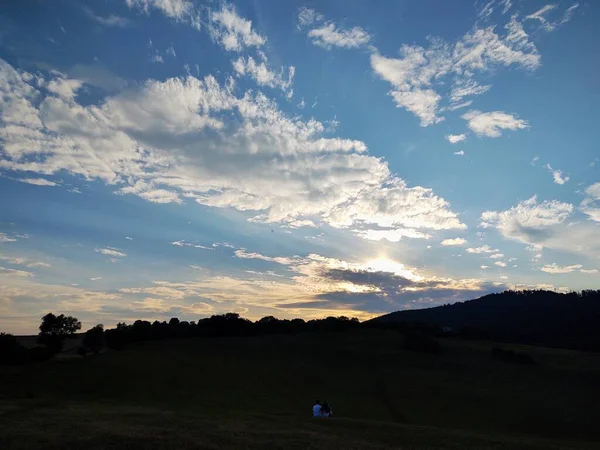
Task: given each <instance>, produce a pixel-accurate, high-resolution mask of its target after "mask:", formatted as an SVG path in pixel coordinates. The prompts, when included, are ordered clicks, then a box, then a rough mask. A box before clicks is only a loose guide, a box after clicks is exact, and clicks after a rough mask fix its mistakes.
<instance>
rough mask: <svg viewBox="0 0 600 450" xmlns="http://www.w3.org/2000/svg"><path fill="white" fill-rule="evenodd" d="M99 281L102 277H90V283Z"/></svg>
mask: <svg viewBox="0 0 600 450" xmlns="http://www.w3.org/2000/svg"><path fill="white" fill-rule="evenodd" d="M101 279H102V277H91V278H90V281H99V280H101Z"/></svg>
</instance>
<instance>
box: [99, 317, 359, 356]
mask: <svg viewBox="0 0 600 450" xmlns="http://www.w3.org/2000/svg"><path fill="white" fill-rule="evenodd" d="M358 327H360V322H359V321H358V319H349V318H347V317H343V316H342V317H327V318H325V319H317V320H309V321H308V322H306V321H304V320H302V319H293V320H287V319H284V320H280V319H276V318H275V317H273V316H267V317H263V318H262V319H260V320H258V321H256V322H252V321H250V320H248V319H244V318H242V317H240V315H239V314H236V313H227V314H220V315H214V316H211V317H208V318H204V319H200V320H198V322H193V321H192V322H187V321H180V320H179V319H177V318H172V319H171V320H169V322H159V321H154V322H152V323H151V322H149V321H147V320H136V321H135V322H134V323H133V324H132V325H128V324H125V323H119V324H117V326H116V328H113V329H110V330H106V331H105V332H104V337H105V339H106V346H107V347H108V348H110V349H115V350H120V349H122V348H124V347H125V346H126V345H128V344H131V343H134V342H141V341H149V340H162V339H171V338H190V337H224V336H259V335H268V334H290V333H300V332H310V331H326V332H338V331H348V330H352V329H357V328H358Z"/></svg>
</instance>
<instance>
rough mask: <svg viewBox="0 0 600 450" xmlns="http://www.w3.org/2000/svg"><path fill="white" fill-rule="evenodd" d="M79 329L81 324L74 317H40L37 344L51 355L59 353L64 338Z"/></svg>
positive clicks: (47, 315)
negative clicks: (46, 349) (43, 346)
mask: <svg viewBox="0 0 600 450" xmlns="http://www.w3.org/2000/svg"><path fill="white" fill-rule="evenodd" d="M80 329H81V322H80V321H79V320H77V318H76V317H71V316H65V315H64V314H61V315H59V316H55V315H54V314H52V313H48V314H46V315H45V316H44V317H42V323H41V324H40V334H39V338H38V342H39V343H40V344H42V345H45V346H46V347H48V349H50V350H51V351H52V352H53V353H59V352H60V351H61V350H62V348H63V345H64V341H65V339H66V338H68V337H71V336H73V335H74V334H75V332H77V331H79V330H80Z"/></svg>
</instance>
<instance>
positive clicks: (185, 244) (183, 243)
mask: <svg viewBox="0 0 600 450" xmlns="http://www.w3.org/2000/svg"><path fill="white" fill-rule="evenodd" d="M171 245H174V246H176V247H194V248H201V249H204V250H214V246H213V247H207V246H205V245H200V244H194V243H192V242H186V241H175V242H171Z"/></svg>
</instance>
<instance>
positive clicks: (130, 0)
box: [125, 0, 200, 30]
mask: <svg viewBox="0 0 600 450" xmlns="http://www.w3.org/2000/svg"><path fill="white" fill-rule="evenodd" d="M125 2H126V3H127V6H129V7H130V8H138V9H140V10H142V11H144V12H145V13H146V14H149V12H150V9H157V10H159V11H160V12H162V13H163V14H164V15H165V16H167V17H169V18H171V19H175V20H177V21H180V22H188V23H189V24H190V25H192V26H193V27H194V28H196V29H198V30H199V29H200V18H199V14H198V12H197V11H196V9H195V7H194V4H193V3H192V2H191V1H190V0H125Z"/></svg>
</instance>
